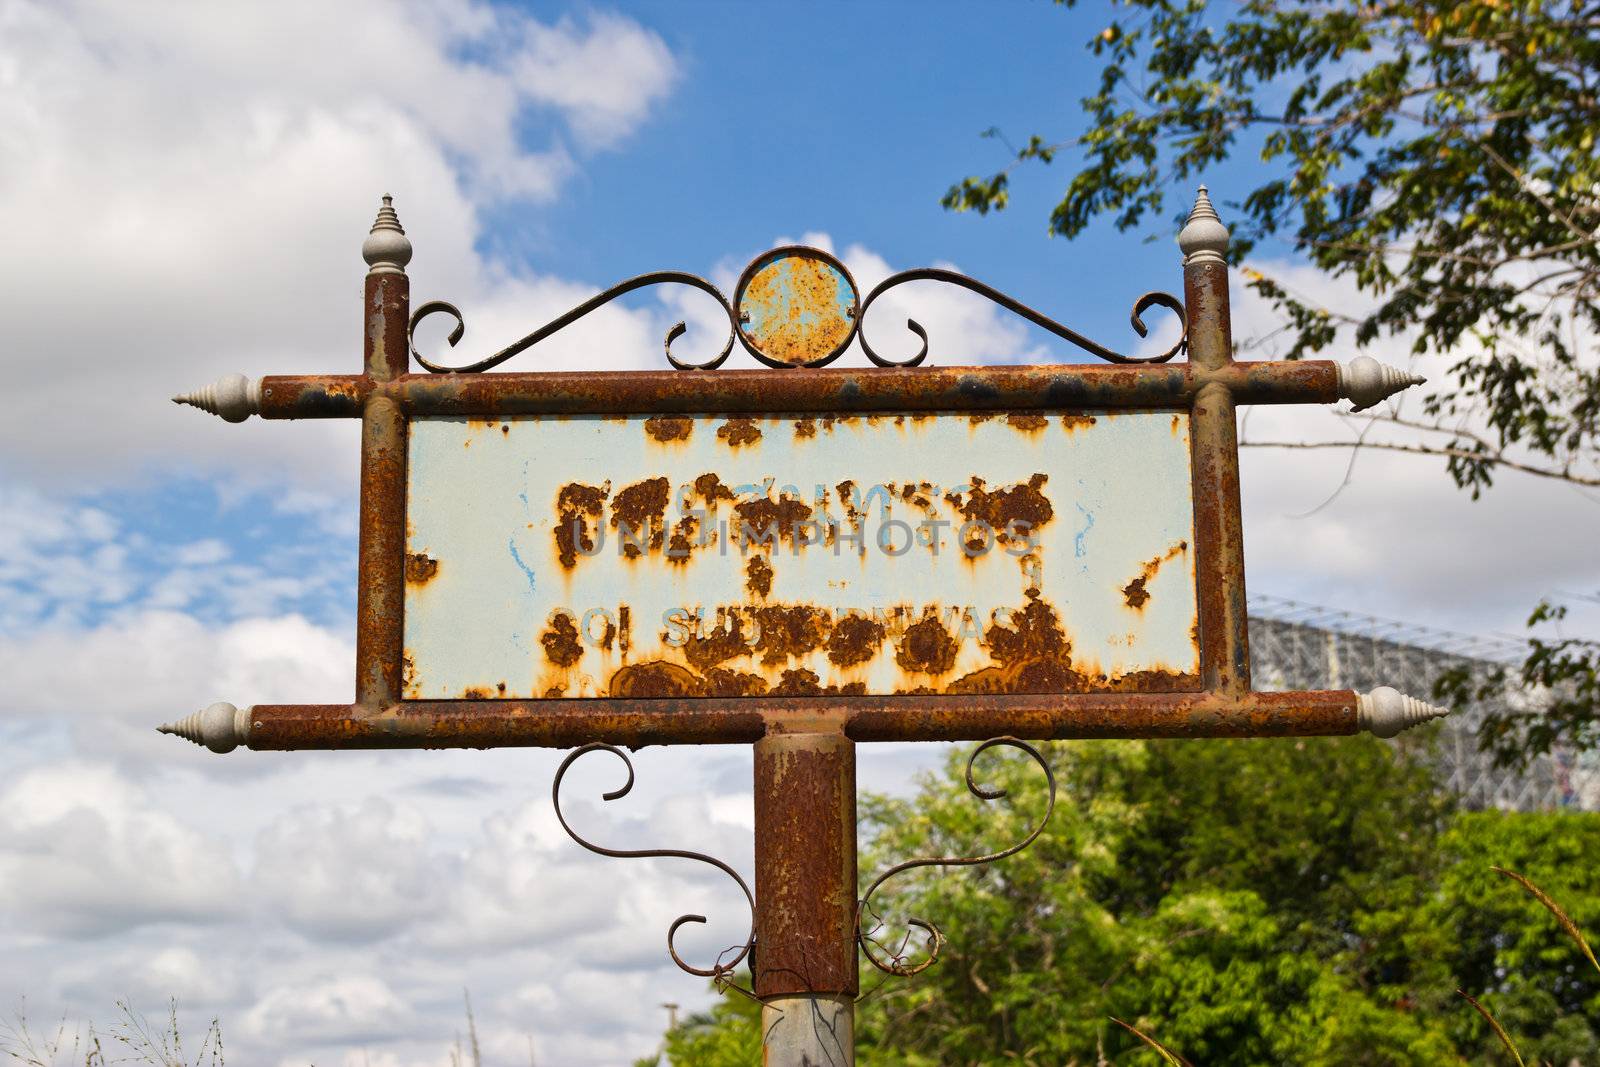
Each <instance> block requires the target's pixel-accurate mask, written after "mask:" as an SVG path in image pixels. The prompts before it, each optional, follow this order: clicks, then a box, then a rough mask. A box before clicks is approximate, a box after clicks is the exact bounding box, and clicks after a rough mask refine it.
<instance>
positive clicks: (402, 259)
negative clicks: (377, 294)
mask: <svg viewBox="0 0 1600 1067" xmlns="http://www.w3.org/2000/svg"><path fill="white" fill-rule="evenodd" d="M361 258H362V259H364V260H366V261H367V267H368V268H369V269H368V271H367V273H368V274H404V273H405V272H406V264H407V263H410V262H411V242H410V241H409V240H407V239H406V231H405V229H404V228H403V227H402V226H401V225H400V216H399V215H396V214H395V212H394V197H392V196H390V195H389V194H388V193H384V194H383V206H382V207H380V208H378V217H377V218H376V219H375V220H374V221H373V223H372V230H371V231H370V232H369V233H368V234H367V239H366V241H364V242H363V243H362V245H361Z"/></svg>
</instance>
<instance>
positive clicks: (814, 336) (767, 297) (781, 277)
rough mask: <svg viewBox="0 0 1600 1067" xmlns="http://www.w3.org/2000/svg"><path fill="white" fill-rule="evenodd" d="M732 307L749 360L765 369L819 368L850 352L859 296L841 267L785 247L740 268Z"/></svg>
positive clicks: (811, 251)
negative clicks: (749, 355) (763, 364)
mask: <svg viewBox="0 0 1600 1067" xmlns="http://www.w3.org/2000/svg"><path fill="white" fill-rule="evenodd" d="M733 306H734V309H735V311H736V312H737V313H738V320H739V337H740V339H741V340H743V341H744V344H745V347H746V348H748V349H749V350H750V353H751V355H753V356H755V357H756V358H757V359H759V360H760V361H761V362H763V363H765V364H767V365H768V366H770V367H820V366H822V365H823V364H825V363H829V362H831V361H833V360H834V359H837V358H838V356H839V354H840V353H841V352H843V351H844V350H845V349H846V348H847V347H849V345H850V339H851V338H852V337H854V336H855V332H856V322H857V319H858V315H857V311H858V309H859V306H860V295H859V294H858V293H857V291H856V283H855V280H854V279H853V278H851V277H850V272H849V271H848V270H846V269H845V265H844V264H843V263H841V262H839V261H838V260H837V259H835V258H834V257H833V256H830V255H829V254H828V253H826V252H824V251H822V250H821V249H818V248H807V247H805V246H803V245H789V246H786V247H783V248H774V249H773V250H772V251H770V252H767V253H765V254H764V255H761V256H758V257H757V258H756V260H755V261H754V262H753V263H751V264H750V265H749V266H748V267H746V268H745V271H744V274H743V275H742V276H740V278H739V285H738V287H737V288H735V289H734V291H733Z"/></svg>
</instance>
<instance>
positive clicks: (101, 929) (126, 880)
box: [0, 761, 240, 938]
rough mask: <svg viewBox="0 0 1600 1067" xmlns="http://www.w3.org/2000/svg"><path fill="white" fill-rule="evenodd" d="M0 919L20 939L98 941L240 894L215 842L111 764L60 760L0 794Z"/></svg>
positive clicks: (218, 905) (192, 918)
mask: <svg viewBox="0 0 1600 1067" xmlns="http://www.w3.org/2000/svg"><path fill="white" fill-rule="evenodd" d="M0 887H3V890H4V893H3V895H4V898H5V900H6V910H5V918H4V919H3V920H0V922H4V923H5V924H6V925H7V926H10V927H12V929H13V930H14V931H16V932H20V933H23V934H25V935H27V936H39V935H53V936H58V937H68V938H95V937H106V936H111V935H115V934H118V933H121V932H124V931H127V930H129V929H131V928H133V927H136V926H139V925H142V924H145V923H153V922H184V923H190V924H196V923H198V924H207V923H214V922H218V921H221V920H223V919H225V918H226V917H227V915H228V914H229V913H230V911H231V910H232V908H233V907H234V903H235V901H237V899H238V897H239V892H240V882H239V874H238V869H237V867H236V866H235V865H234V863H233V860H232V857H231V856H229V854H228V852H227V850H226V849H225V848H224V847H223V846H222V844H221V843H220V842H218V841H216V840H215V839H212V838H209V837H207V836H206V835H203V834H201V833H199V832H198V831H196V830H195V829H194V828H193V827H190V826H188V825H186V824H185V823H184V822H182V821H181V820H179V819H178V818H176V817H174V816H173V815H172V814H170V813H169V812H166V811H163V810H160V809H159V808H158V807H156V806H155V805H153V804H152V803H151V801H150V798H149V797H148V796H147V795H146V794H145V792H144V791H143V790H142V789H141V788H139V787H138V786H136V785H134V784H133V783H131V782H129V781H128V780H126V779H125V778H123V777H122V776H121V775H120V774H119V773H118V772H117V771H116V769H115V768H113V767H110V766H105V765H101V766H95V765H92V764H85V763H81V762H77V761H68V762H62V763H58V764H52V765H48V766H43V767H38V768H35V769H32V770H29V771H27V772H25V773H22V774H20V775H17V776H16V777H15V778H13V779H12V781H11V783H10V785H9V786H8V787H7V788H6V789H5V791H4V792H3V793H0Z"/></svg>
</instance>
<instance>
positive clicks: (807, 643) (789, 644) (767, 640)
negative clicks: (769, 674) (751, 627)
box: [756, 604, 832, 667]
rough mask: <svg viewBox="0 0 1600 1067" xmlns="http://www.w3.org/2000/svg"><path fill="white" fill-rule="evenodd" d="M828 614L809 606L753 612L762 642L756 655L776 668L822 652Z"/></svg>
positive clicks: (758, 643)
mask: <svg viewBox="0 0 1600 1067" xmlns="http://www.w3.org/2000/svg"><path fill="white" fill-rule="evenodd" d="M831 621H832V620H831V619H830V618H829V615H828V612H826V611H824V610H822V609H821V608H815V607H812V606H811V605H809V604H793V605H778V604H774V605H772V606H770V607H764V608H758V609H756V623H757V624H758V625H759V626H760V627H761V638H760V640H759V641H758V642H757V643H756V651H758V652H760V653H761V662H762V663H764V664H766V665H767V666H769V667H770V666H775V665H777V664H779V663H782V662H783V661H784V660H786V659H789V658H791V657H794V658H798V657H800V656H804V655H806V654H807V653H809V652H812V651H815V650H816V649H818V648H821V647H822V646H823V645H824V644H826V643H827V641H828V631H829V629H830V624H831Z"/></svg>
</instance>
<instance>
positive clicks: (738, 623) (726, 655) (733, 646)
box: [683, 615, 751, 671]
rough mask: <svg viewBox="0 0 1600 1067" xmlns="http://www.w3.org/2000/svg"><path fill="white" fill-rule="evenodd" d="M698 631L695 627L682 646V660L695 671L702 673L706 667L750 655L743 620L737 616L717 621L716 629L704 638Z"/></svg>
mask: <svg viewBox="0 0 1600 1067" xmlns="http://www.w3.org/2000/svg"><path fill="white" fill-rule="evenodd" d="M699 630H700V628H699V627H698V626H697V627H695V628H694V631H693V632H691V633H690V634H689V640H688V643H687V644H685V645H684V646H683V658H684V659H686V660H688V661H689V665H690V666H691V667H694V668H696V669H697V670H701V671H704V670H705V669H706V668H707V667H715V666H717V664H719V663H723V662H725V661H727V660H730V659H737V658H739V657H740V656H748V655H750V654H751V649H750V644H749V640H748V638H747V637H746V636H745V624H744V620H743V619H741V618H739V616H737V615H735V616H733V617H732V619H726V618H723V619H718V620H717V625H716V627H715V628H714V629H713V630H712V631H711V633H710V634H709V635H708V636H706V637H701V636H700V633H699Z"/></svg>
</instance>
